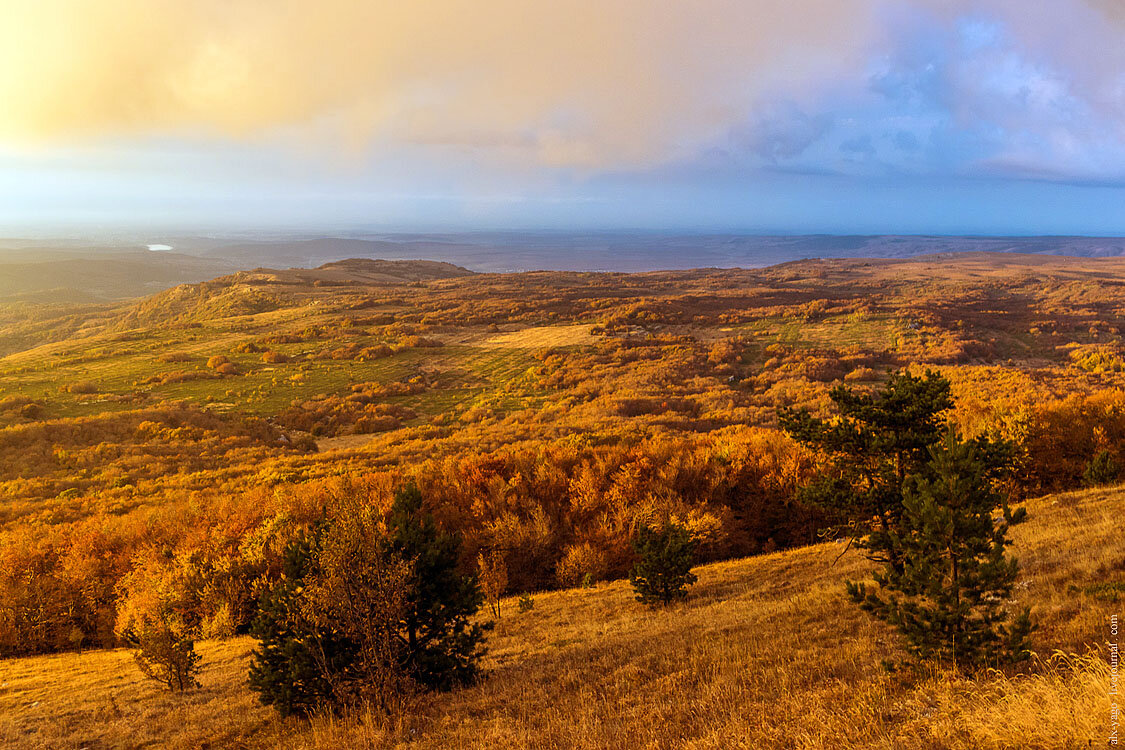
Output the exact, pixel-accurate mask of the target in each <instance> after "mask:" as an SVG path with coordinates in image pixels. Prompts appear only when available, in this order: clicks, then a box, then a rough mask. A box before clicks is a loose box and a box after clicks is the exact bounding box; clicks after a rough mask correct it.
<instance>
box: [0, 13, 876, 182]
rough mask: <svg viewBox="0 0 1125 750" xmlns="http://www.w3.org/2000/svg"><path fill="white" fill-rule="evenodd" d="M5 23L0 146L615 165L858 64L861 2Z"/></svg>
mask: <svg viewBox="0 0 1125 750" xmlns="http://www.w3.org/2000/svg"><path fill="white" fill-rule="evenodd" d="M9 5H10V6H15V7H14V8H13V7H9V8H6V11H5V16H6V17H5V19H4V24H3V25H2V26H0V102H3V107H2V108H0V139H3V140H5V141H7V142H47V143H51V142H57V141H60V140H68V141H73V140H76V139H86V138H91V137H101V136H105V135H112V136H119V135H126V136H129V135H133V134H153V133H156V134H165V133H173V134H175V133H185V132H186V133H191V134H196V133H199V132H201V131H202V132H210V133H214V134H219V135H223V136H235V137H250V138H254V137H258V136H259V135H261V134H262V133H266V132H271V133H272V132H276V131H278V130H286V129H288V130H291V131H296V132H300V133H303V134H304V135H305V136H306V137H309V138H311V139H313V140H320V141H325V142H330V143H332V144H336V145H339V144H344V145H349V144H350V145H361V146H362V145H367V144H369V143H372V142H381V141H383V142H388V141H389V142H395V141H398V142H401V141H408V142H417V143H426V144H429V145H431V146H434V145H439V146H449V147H451V148H463V147H471V148H481V147H487V148H490V149H493V150H498V151H507V152H510V153H511V154H512V155H513V158H517V159H518V158H527V157H528V156H530V157H532V158H533V159H535V160H538V161H541V162H546V163H559V164H580V165H581V164H588V165H618V164H624V165H629V164H642V163H651V162H653V161H660V160H664V159H666V158H668V156H669V155H671V154H675V153H678V152H682V151H684V150H690V149H691V148H693V147H694V146H695V145H696V144H698V143H699V142H700V141H704V140H706V139H707V138H708V137H710V136H712V135H713V134H715V133H719V132H724V131H725V129H726V128H727V127H728V126H729V125H730V124H731V123H732V122H735V121H738V120H739V119H741V118H743V117H745V116H746V113H747V112H748V111H749V110H750V109H752V107H753V104H754V102H755V101H756V99H757V98H758V97H759V96H760V95H762V94H763V92H768V91H774V90H786V89H794V90H799V89H802V88H803V87H805V86H807V85H814V84H816V83H817V82H821V81H823V80H824V79H825V78H826V77H829V76H830V75H831V72H832V71H833V70H838V69H840V68H841V67H845V68H850V67H854V66H855V65H858V64H859V63H860V61H861V59H862V56H863V55H864V54H865V49H866V46H867V44H868V42H869V41H870V37H871V35H872V34H873V33H874V26H873V21H872V17H871V14H872V10H873V8H874V5H875V3H874V1H873V0H800V2H794V0H693V2H683V1H682V0H569V1H568V2H527V0H475V1H468V0H411V1H410V2H402V1H401V0H36V2H27V3H13V4H9Z"/></svg>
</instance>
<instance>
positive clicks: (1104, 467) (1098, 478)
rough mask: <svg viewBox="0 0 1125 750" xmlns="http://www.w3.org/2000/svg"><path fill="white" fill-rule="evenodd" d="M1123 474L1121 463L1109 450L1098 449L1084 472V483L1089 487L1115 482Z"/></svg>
mask: <svg viewBox="0 0 1125 750" xmlns="http://www.w3.org/2000/svg"><path fill="white" fill-rule="evenodd" d="M1120 476H1121V464H1120V462H1118V460H1117V459H1116V458H1114V457H1113V454H1112V453H1110V452H1109V451H1106V450H1102V451H1098V452H1097V454H1096V455H1095V456H1094V457H1093V458H1092V459H1090V463H1088V464H1087V465H1086V471H1084V472H1083V473H1082V483H1083V484H1085V485H1086V486H1087V487H1100V486H1102V485H1106V484H1113V483H1114V482H1116V481H1117V479H1118V477H1120Z"/></svg>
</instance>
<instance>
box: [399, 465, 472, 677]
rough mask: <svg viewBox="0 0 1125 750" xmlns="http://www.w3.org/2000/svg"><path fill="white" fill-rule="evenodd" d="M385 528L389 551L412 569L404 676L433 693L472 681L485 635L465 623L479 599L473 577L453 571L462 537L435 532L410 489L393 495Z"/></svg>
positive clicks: (415, 490) (416, 494)
mask: <svg viewBox="0 0 1125 750" xmlns="http://www.w3.org/2000/svg"><path fill="white" fill-rule="evenodd" d="M387 529H388V535H389V537H390V545H391V548H392V549H393V550H394V551H395V552H397V553H398V554H400V555H401V556H402V558H403V559H405V560H407V561H409V562H411V564H412V572H411V575H410V578H409V580H408V585H407V591H408V594H407V598H406V610H405V611H406V614H405V616H404V617H403V621H402V627H401V635H400V637H401V639H402V642H403V646H404V654H405V657H404V658H405V660H406V667H407V670H408V672H409V674H410V675H411V677H413V678H414V679H415V680H416V681H417V682H418V683H419V684H421V685H424V686H425V687H428V688H433V689H438V690H446V689H449V688H451V687H453V686H455V685H460V684H465V683H468V682H471V681H472V680H473V679H475V678H476V676H477V674H478V672H479V668H480V667H479V662H480V657H481V655H482V651H483V650H482V648H481V643H482V640H483V638H484V633H483V631H482V628H481V626H480V625H477V624H475V623H472V622H470V621H469V618H470V617H472V616H473V615H474V614H476V612H477V610H479V609H480V607H481V604H482V603H483V600H484V597H483V595H482V594H481V590H480V586H479V585H478V582H477V579H476V576H473V575H465V574H463V573H461V572H459V571H458V562H459V558H460V552H461V538H460V537H459V536H458V535H456V534H451V533H448V532H445V531H442V530H441V529H439V528H438V526H437V524H436V523H435V521H434V517H433V515H432V514H430V513H428V512H427V511H425V510H424V508H423V500H422V493H421V492H419V490H418V488H417V487H416V486H415V485H413V484H408V485H406V486H404V487H401V488H399V490H398V491H397V492H396V493H395V499H394V505H393V506H392V508H391V513H390V517H389V518H388V521H387Z"/></svg>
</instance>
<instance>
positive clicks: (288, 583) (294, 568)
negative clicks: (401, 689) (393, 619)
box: [249, 528, 359, 716]
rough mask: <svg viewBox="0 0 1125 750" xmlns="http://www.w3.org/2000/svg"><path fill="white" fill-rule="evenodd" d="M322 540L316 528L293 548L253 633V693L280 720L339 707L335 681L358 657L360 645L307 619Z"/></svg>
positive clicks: (266, 597) (261, 607) (265, 598)
mask: <svg viewBox="0 0 1125 750" xmlns="http://www.w3.org/2000/svg"><path fill="white" fill-rule="evenodd" d="M320 535H321V530H320V529H319V528H318V529H315V530H313V531H312V532H309V533H305V534H302V535H301V536H299V537H297V538H296V539H294V540H293V541H292V542H290V543H289V545H288V547H286V550H285V558H284V567H283V571H282V577H281V580H280V581H279V582H278V583H277V584H276V585H275V586H274V587H273V588H272V589H271V590H270V591H268V592H266V594H265V595H264V596H263V598H262V601H261V603H260V604H259V608H258V615H257V617H256V618H255V619H254V622H253V624H252V625H251V628H250V633H251V634H252V635H253V636H254V637H255V638H257V639H258V641H259V646H258V648H257V649H256V650H255V651H254V653H253V659H252V661H251V664H250V680H249V684H250V688H251V689H252V690H254V691H255V692H257V693H258V697H259V700H260V701H261V702H262V704H263V705H267V706H271V705H272V706H273V707H274V708H276V709H277V710H278V711H279V712H280V713H281V715H282V716H291V715H297V716H303V715H306V714H309V713H311V712H313V711H314V710H316V709H317V708H319V707H320V706H322V705H326V704H332V703H335V702H336V695H335V692H334V690H333V683H334V681H333V679H332V677H331V676H332V675H333V674H342V673H345V672H347V671H348V670H349V669H350V667H351V665H352V664H353V663H354V662H355V661H356V659H357V658H358V654H359V644H357V643H355V642H354V641H352V640H351V639H349V638H346V637H344V636H343V635H342V634H340V633H339V632H337V631H335V630H334V629H332V628H324V627H316V626H315V625H314V624H313V623H310V622H309V621H308V619H307V618H306V617H305V616H304V612H303V609H304V608H303V606H302V605H303V599H302V596H301V594H302V593H303V591H304V587H305V584H306V580H307V579H308V578H310V577H311V576H312V575H314V574H315V570H316V554H317V552H318V550H319V547H320Z"/></svg>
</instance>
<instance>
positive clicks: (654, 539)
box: [629, 521, 696, 606]
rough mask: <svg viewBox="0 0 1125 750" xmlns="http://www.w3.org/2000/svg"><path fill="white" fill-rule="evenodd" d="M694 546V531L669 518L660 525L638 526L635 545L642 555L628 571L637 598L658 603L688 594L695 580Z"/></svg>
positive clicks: (653, 604) (681, 597) (663, 603)
mask: <svg viewBox="0 0 1125 750" xmlns="http://www.w3.org/2000/svg"><path fill="white" fill-rule="evenodd" d="M695 546H696V545H695V540H694V539H692V538H691V533H690V532H689V531H688V530H687V529H685V528H684V527H682V526H679V525H677V524H674V523H672V522H670V521H669V522H666V523H665V524H664V526H663V527H662V528H660V529H651V528H649V527H648V526H641V527H640V528H638V529H637V534H636V536H635V537H634V538H633V549H634V550H636V553H637V556H638V557H639V559H638V560H637V563H636V565H634V566H633V569H632V570H631V571H629V582H630V583H631V584H633V590H634V591H636V593H637V601H639V602H641V603H642V604H648V605H649V606H656V605H667V604H669V603H670V602H672V601H674V600H676V599H683V598H685V597H686V596H687V587H688V586H690V585H691V584H693V583H695V581H696V577H695V574H694V573H692V572H691V566H692V562H693V560H694V557H695Z"/></svg>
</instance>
